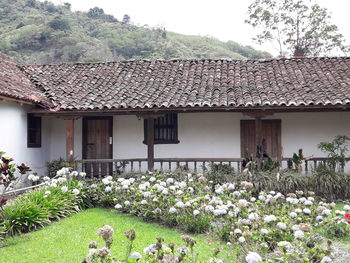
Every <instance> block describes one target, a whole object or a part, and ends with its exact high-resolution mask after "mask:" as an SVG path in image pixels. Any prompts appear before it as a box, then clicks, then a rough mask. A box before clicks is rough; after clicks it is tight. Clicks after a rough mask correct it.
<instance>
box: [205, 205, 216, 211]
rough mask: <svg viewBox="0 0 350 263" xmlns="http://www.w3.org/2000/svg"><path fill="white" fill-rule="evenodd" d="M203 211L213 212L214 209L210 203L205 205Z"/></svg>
mask: <svg viewBox="0 0 350 263" xmlns="http://www.w3.org/2000/svg"><path fill="white" fill-rule="evenodd" d="M204 210H205V212H213V211H214V207H213V206H212V205H207V206H206V207H205V208H204Z"/></svg>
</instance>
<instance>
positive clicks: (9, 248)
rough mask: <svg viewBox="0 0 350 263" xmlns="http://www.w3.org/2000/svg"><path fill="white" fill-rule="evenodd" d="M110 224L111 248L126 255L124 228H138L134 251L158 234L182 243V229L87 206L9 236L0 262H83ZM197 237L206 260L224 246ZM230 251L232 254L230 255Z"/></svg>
mask: <svg viewBox="0 0 350 263" xmlns="http://www.w3.org/2000/svg"><path fill="white" fill-rule="evenodd" d="M103 225H110V226H112V227H113V228H114V230H115V235H114V240H115V241H114V244H113V248H112V252H113V254H114V255H116V256H118V258H119V259H123V258H124V255H125V246H124V244H125V243H126V238H125V237H124V236H123V233H124V231H126V230H129V229H134V230H135V231H136V235H137V237H136V240H135V243H134V244H135V248H134V250H133V251H138V252H141V253H142V251H143V248H144V247H146V246H147V245H149V244H152V243H155V238H156V237H159V236H161V237H163V238H164V239H165V244H167V243H169V242H175V243H176V244H177V245H183V241H182V240H181V238H180V236H181V235H182V234H183V233H182V232H180V231H178V230H176V229H169V228H166V227H162V226H159V225H157V224H153V223H145V222H143V221H141V220H140V219H138V218H135V217H131V216H128V215H124V214H120V213H117V212H116V211H114V210H109V209H101V208H94V209H89V210H85V211H83V212H80V213H78V214H76V215H73V216H72V217H70V218H66V219H63V220H60V221H58V222H55V223H53V224H51V225H49V226H47V227H45V228H42V229H40V230H38V231H36V232H31V233H27V234H23V235H21V236H14V237H10V238H7V239H6V240H5V243H4V247H3V248H1V249H0V262H6V263H18V262H21V263H37V262H45V263H56V262H57V263H58V262H62V263H63V262H64V263H70V262H77V263H80V262H82V260H83V258H84V256H85V255H86V254H87V252H88V248H87V246H88V244H89V242H91V241H98V242H99V244H100V245H102V244H103V242H102V239H101V238H99V237H98V236H97V230H98V228H100V227H102V226H103ZM192 236H193V237H194V238H195V239H196V241H197V244H196V251H197V252H199V260H200V261H203V260H205V259H208V258H209V257H210V256H211V255H212V249H214V248H216V247H223V246H225V245H224V244H222V243H220V242H218V241H215V240H214V241H213V242H211V244H209V242H208V240H209V239H211V238H210V237H209V236H207V235H192ZM233 252H234V248H231V249H226V250H225V251H224V252H223V254H224V255H223V256H225V257H226V258H228V257H229V256H230V260H229V261H230V262H232V261H233V258H232V253H233ZM229 254H231V255H229Z"/></svg>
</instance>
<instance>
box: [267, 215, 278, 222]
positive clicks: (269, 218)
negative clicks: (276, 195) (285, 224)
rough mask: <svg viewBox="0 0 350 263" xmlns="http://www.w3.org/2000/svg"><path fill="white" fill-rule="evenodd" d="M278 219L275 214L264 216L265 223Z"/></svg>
mask: <svg viewBox="0 0 350 263" xmlns="http://www.w3.org/2000/svg"><path fill="white" fill-rule="evenodd" d="M276 220H277V218H276V217H275V216H274V215H268V216H265V217H264V222H265V223H270V222H273V221H276Z"/></svg>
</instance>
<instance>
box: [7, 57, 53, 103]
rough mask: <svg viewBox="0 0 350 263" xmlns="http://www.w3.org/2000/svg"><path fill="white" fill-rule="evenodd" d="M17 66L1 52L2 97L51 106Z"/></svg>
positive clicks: (15, 62) (16, 63)
mask: <svg viewBox="0 0 350 263" xmlns="http://www.w3.org/2000/svg"><path fill="white" fill-rule="evenodd" d="M17 65H18V62H17V61H15V60H14V59H12V58H10V57H8V56H6V55H5V54H3V53H1V52H0V95H1V96H4V97H9V98H13V99H18V100H22V101H27V102H31V103H38V104H41V105H43V106H46V107H48V106H50V105H51V103H50V101H49V100H48V99H47V98H46V97H45V96H44V95H43V94H42V93H41V92H40V91H39V90H38V89H37V88H36V87H35V85H34V84H33V83H31V82H30V80H29V79H28V78H27V76H26V74H24V73H23V72H22V71H21V70H20V69H19V68H18V67H17Z"/></svg>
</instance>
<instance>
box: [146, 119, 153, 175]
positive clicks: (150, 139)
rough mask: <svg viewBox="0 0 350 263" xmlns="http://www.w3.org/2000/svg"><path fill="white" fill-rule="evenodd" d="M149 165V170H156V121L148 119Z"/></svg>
mask: <svg viewBox="0 0 350 263" xmlns="http://www.w3.org/2000/svg"><path fill="white" fill-rule="evenodd" d="M146 123H147V164H148V170H149V171H152V170H153V168H154V119H153V118H148V119H147V121H146Z"/></svg>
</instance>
